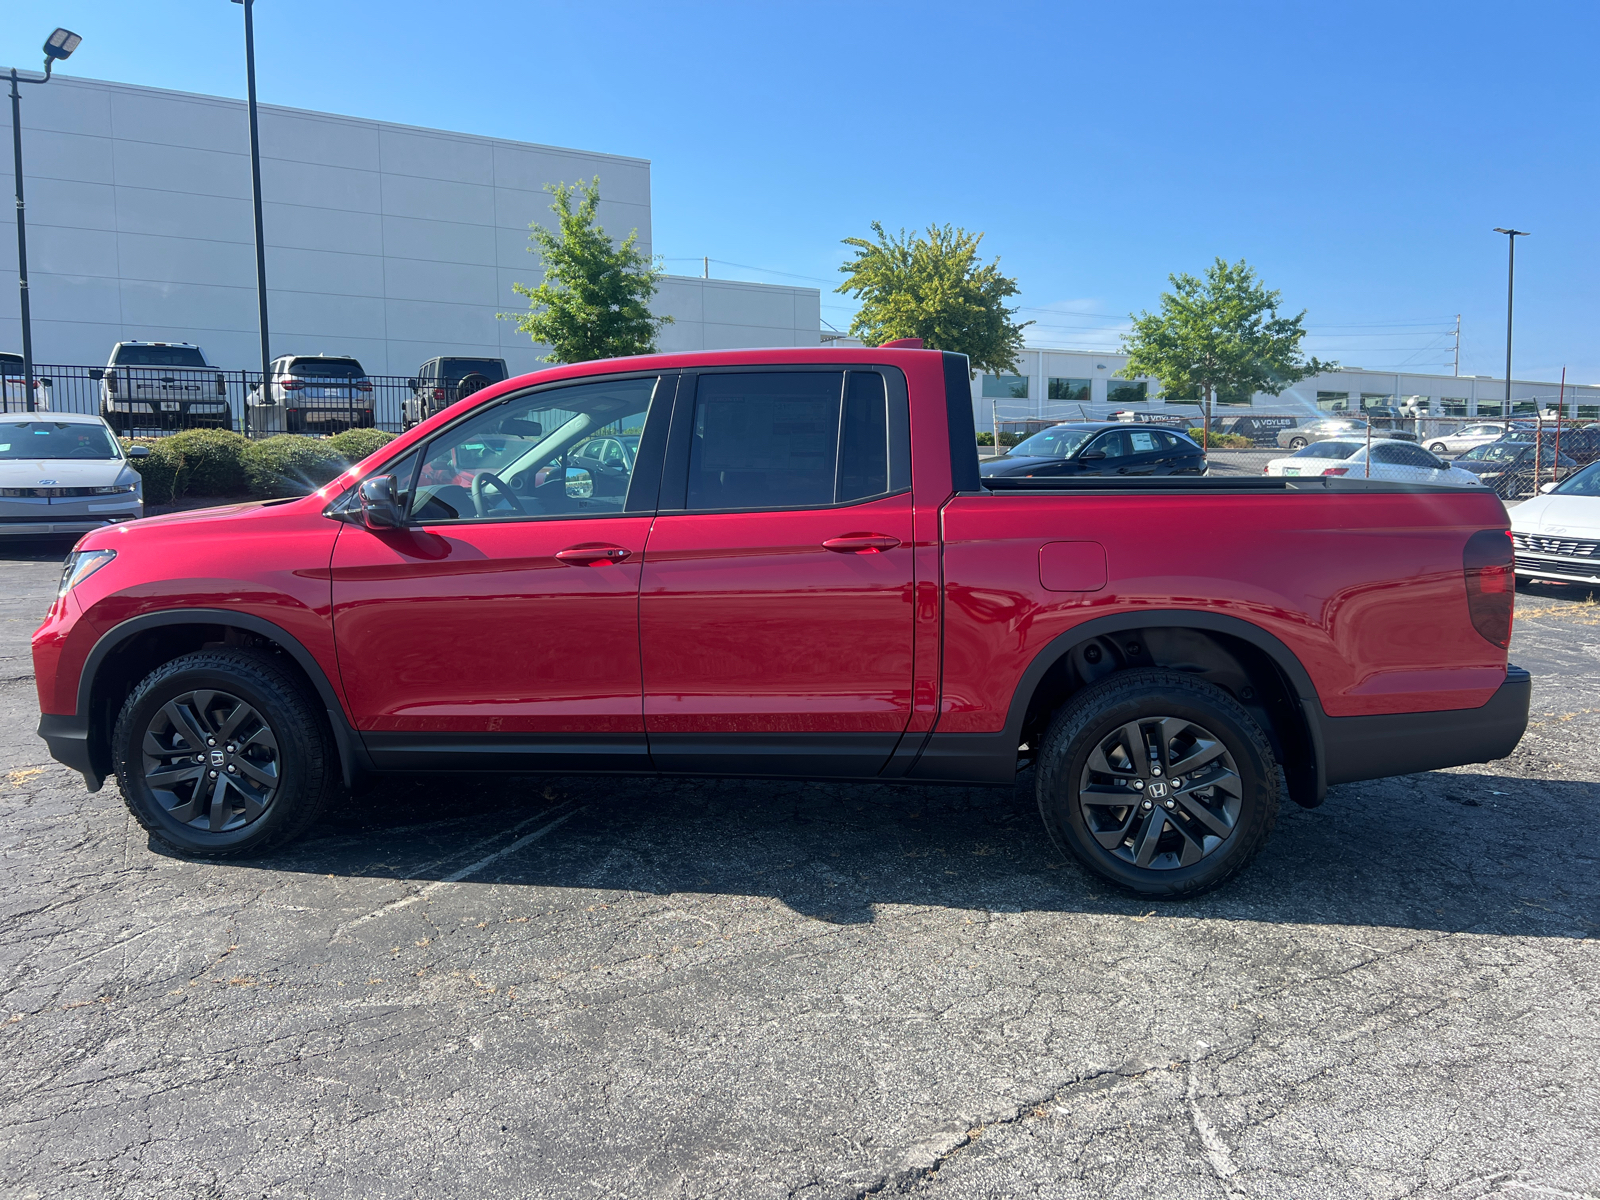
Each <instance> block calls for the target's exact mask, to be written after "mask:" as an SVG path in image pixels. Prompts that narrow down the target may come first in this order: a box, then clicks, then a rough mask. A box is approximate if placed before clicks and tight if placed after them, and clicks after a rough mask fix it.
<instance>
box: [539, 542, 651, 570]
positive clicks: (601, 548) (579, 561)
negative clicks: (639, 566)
mask: <svg viewBox="0 0 1600 1200" xmlns="http://www.w3.org/2000/svg"><path fill="white" fill-rule="evenodd" d="M632 555H633V551H632V550H624V549H623V548H622V547H621V546H607V545H598V544H594V543H590V544H589V545H586V546H568V547H567V548H566V549H565V550H557V551H556V558H557V559H559V560H560V561H561V562H564V563H566V564H567V565H568V566H569V567H583V566H588V565H589V564H590V563H619V562H621V561H622V560H623V559H625V558H631V557H632Z"/></svg>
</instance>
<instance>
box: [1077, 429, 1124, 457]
mask: <svg viewBox="0 0 1600 1200" xmlns="http://www.w3.org/2000/svg"><path fill="white" fill-rule="evenodd" d="M1094 450H1098V451H1100V453H1102V454H1104V455H1105V456H1106V457H1107V458H1126V457H1127V455H1128V435H1127V434H1125V433H1123V432H1122V431H1121V430H1117V431H1115V432H1113V433H1102V434H1101V435H1100V436H1099V437H1097V438H1095V440H1094V441H1092V442H1090V443H1089V448H1088V450H1085V451H1084V453H1085V454H1087V453H1089V452H1090V451H1094Z"/></svg>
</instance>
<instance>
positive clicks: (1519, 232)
mask: <svg viewBox="0 0 1600 1200" xmlns="http://www.w3.org/2000/svg"><path fill="white" fill-rule="evenodd" d="M1495 232H1496V233H1503V234H1505V235H1506V248H1507V249H1508V250H1509V251H1510V253H1511V257H1510V258H1509V259H1508V260H1507V262H1506V428H1507V429H1508V430H1509V429H1510V428H1511V310H1512V304H1513V302H1514V301H1515V300H1516V297H1517V239H1518V238H1519V237H1527V236H1528V231H1527V230H1525V229H1500V228H1496V229H1495Z"/></svg>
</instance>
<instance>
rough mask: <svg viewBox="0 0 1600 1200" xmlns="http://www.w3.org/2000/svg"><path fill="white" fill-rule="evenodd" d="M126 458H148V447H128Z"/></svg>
mask: <svg viewBox="0 0 1600 1200" xmlns="http://www.w3.org/2000/svg"><path fill="white" fill-rule="evenodd" d="M128 457H129V458H149V457H150V447H149V446H129V447H128Z"/></svg>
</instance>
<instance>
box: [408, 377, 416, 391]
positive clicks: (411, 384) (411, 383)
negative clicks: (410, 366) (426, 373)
mask: <svg viewBox="0 0 1600 1200" xmlns="http://www.w3.org/2000/svg"><path fill="white" fill-rule="evenodd" d="M406 386H407V387H408V388H410V389H411V390H412V391H413V392H414V391H416V390H417V381H416V380H415V379H408V380H406Z"/></svg>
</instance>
